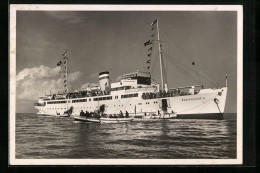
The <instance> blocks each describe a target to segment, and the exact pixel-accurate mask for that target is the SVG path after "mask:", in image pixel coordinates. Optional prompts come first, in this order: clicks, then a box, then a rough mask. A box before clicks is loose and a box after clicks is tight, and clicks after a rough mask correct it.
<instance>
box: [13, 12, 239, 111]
mask: <svg viewBox="0 0 260 173" xmlns="http://www.w3.org/2000/svg"><path fill="white" fill-rule="evenodd" d="M155 19H158V21H159V28H160V37H161V38H160V40H161V41H162V46H163V51H164V53H165V54H163V59H164V63H165V69H166V73H167V82H168V86H169V88H175V87H181V86H188V85H195V84H204V86H205V87H217V86H218V87H223V86H225V74H228V86H229V90H228V95H227V103H226V108H225V112H228V113H230V112H236V109H237V107H236V100H237V95H236V93H237V14H236V12H224V11H218V12H212V11H209V12H207V11H204V12H199V11H196V12H193V11H159V12H157V11H145V12H139V11H128V12H126V11H121V12H120V11H117V12H115V11H91V12H90V11H59V12H58V11H18V12H17V21H16V30H17V32H16V99H17V104H16V112H19V113H29V112H36V110H35V109H34V108H33V103H34V102H35V101H34V100H36V99H37V97H38V96H39V94H44V93H45V92H47V93H48V92H49V91H50V90H53V89H54V88H57V86H58V85H59V84H60V83H61V82H62V80H61V79H60V78H58V74H59V71H60V68H59V67H57V65H56V64H57V63H58V62H59V61H60V60H61V59H62V53H63V52H64V51H65V50H66V51H67V55H68V57H69V63H70V66H71V69H72V71H73V73H72V74H71V76H72V77H73V78H71V79H70V80H71V83H72V84H73V88H74V89H77V88H79V87H80V86H82V85H84V86H85V85H86V84H92V83H98V74H99V72H102V71H109V72H110V79H111V80H112V81H117V80H118V78H119V76H120V75H122V74H125V73H130V72H134V71H136V70H141V71H142V70H144V67H146V61H147V47H145V46H144V42H146V41H148V40H149V39H150V35H151V25H150V23H152V22H153V21H154V20H155ZM157 44H158V42H157V41H155V42H154V49H153V56H152V59H151V68H152V78H153V79H154V81H155V82H160V71H159V60H158V56H157V55H158V54H157V52H158V50H157V49H156V46H157ZM192 62H194V63H195V64H194V65H193V64H192ZM183 71H184V73H183ZM199 74H201V75H199ZM212 81H214V83H217V86H216V85H213V83H212Z"/></svg>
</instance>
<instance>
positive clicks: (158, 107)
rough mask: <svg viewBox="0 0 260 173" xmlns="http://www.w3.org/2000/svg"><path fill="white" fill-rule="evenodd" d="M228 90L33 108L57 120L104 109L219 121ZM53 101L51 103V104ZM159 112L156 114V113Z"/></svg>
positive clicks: (89, 101)
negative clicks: (69, 114)
mask: <svg viewBox="0 0 260 173" xmlns="http://www.w3.org/2000/svg"><path fill="white" fill-rule="evenodd" d="M227 90H228V88H227V87H223V88H219V89H202V90H200V92H199V93H198V94H193V95H183V96H174V97H163V98H152V99H143V98H142V93H143V92H135V93H138V96H137V97H132V98H121V97H120V95H119V94H118V93H117V94H116V96H119V97H117V98H118V99H115V95H113V93H112V94H111V95H106V96H112V99H111V100H100V101H94V97H86V98H74V99H64V100H63V101H66V103H62V104H46V105H45V106H35V108H36V109H37V110H38V114H42V115H53V116H60V115H63V114H64V112H65V111H66V110H68V109H70V108H71V107H73V111H72V114H71V116H76V115H79V114H80V112H81V110H83V111H84V112H86V111H88V112H94V111H96V110H98V109H99V108H100V106H101V105H104V107H105V112H104V113H106V114H119V112H120V111H122V112H123V113H125V112H126V111H128V113H129V115H130V116H134V115H136V114H138V115H142V114H143V115H144V116H152V115H158V114H159V115H160V114H162V115H165V114H175V115H176V116H175V118H183V119H186V118H190V119H192V118H206V119H221V118H223V117H222V116H223V113H224V109H225V104H226V96H227ZM80 99H85V100H87V101H86V102H75V101H74V102H73V100H80ZM52 101H53V100H52ZM158 112H159V113H158Z"/></svg>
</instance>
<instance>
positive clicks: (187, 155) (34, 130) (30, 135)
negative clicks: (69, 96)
mask: <svg viewBox="0 0 260 173" xmlns="http://www.w3.org/2000/svg"><path fill="white" fill-rule="evenodd" d="M224 117H225V119H224V120H187V119H185V120H184V119H183V120H181V119H171V120H143V121H140V120H137V121H134V122H132V123H126V124H95V123H82V122H74V121H73V119H72V118H60V117H52V116H40V115H36V114H16V139H15V143H16V158H17V159H69V158H71V159H116V158H118V159H119V158H121V159H199V158H201V159H206V158H220V159H225V158H236V144H237V143H236V122H237V121H236V120H237V119H236V114H225V116H224Z"/></svg>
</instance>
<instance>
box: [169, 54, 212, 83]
mask: <svg viewBox="0 0 260 173" xmlns="http://www.w3.org/2000/svg"><path fill="white" fill-rule="evenodd" d="M168 56H169V55H168ZM172 58H174V57H172ZM174 59H175V60H176V61H177V62H179V63H180V64H181V65H182V66H183V67H184V68H187V69H189V70H190V71H192V72H194V73H196V71H194V70H192V69H190V68H189V67H188V66H185V65H184V64H182V63H181V62H180V61H178V60H177V58H174ZM200 75H201V77H203V78H204V79H205V80H207V81H208V82H209V83H210V84H212V85H213V86H216V83H214V82H213V81H210V80H209V79H208V78H206V77H205V76H203V75H202V74H200Z"/></svg>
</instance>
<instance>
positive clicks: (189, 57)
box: [162, 30, 219, 86]
mask: <svg viewBox="0 0 260 173" xmlns="http://www.w3.org/2000/svg"><path fill="white" fill-rule="evenodd" d="M162 32H163V34H165V35H166V36H167V38H170V37H169V36H168V34H167V32H164V30H162ZM172 44H174V45H175V46H177V48H178V49H179V50H181V52H182V53H183V54H185V55H186V56H184V57H185V58H188V59H190V60H191V61H193V60H194V58H192V57H191V56H190V55H189V54H187V52H186V51H184V49H183V48H182V47H180V46H179V45H178V44H175V43H172ZM196 64H197V65H199V64H198V63H197V62H196ZM200 69H201V70H202V71H203V72H204V74H205V75H208V76H207V77H208V78H210V79H211V80H212V81H214V82H215V83H216V84H217V85H218V86H219V83H218V82H216V81H215V80H214V79H213V78H212V77H211V76H210V75H209V74H208V73H207V72H206V71H204V70H203V69H202V68H200Z"/></svg>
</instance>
